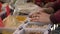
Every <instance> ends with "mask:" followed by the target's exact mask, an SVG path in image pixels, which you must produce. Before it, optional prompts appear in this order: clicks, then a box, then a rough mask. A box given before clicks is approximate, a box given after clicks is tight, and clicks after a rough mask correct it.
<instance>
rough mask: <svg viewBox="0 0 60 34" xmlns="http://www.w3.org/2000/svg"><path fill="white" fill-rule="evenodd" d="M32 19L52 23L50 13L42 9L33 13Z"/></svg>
mask: <svg viewBox="0 0 60 34" xmlns="http://www.w3.org/2000/svg"><path fill="white" fill-rule="evenodd" d="M30 16H31V17H30V20H31V21H32V22H41V23H50V22H51V21H50V19H49V17H50V15H49V14H47V13H45V12H43V11H41V12H35V13H33V14H31V15H30Z"/></svg>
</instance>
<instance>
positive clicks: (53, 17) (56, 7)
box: [50, 2, 60, 24]
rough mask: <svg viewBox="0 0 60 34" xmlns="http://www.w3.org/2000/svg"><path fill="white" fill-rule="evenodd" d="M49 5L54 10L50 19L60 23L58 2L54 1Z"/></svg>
mask: <svg viewBox="0 0 60 34" xmlns="http://www.w3.org/2000/svg"><path fill="white" fill-rule="evenodd" d="M51 7H52V8H53V9H54V10H55V12H54V14H53V15H51V17H50V19H51V21H52V22H53V23H54V24H56V23H60V2H55V3H54V4H53V6H51Z"/></svg>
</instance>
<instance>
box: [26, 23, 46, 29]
mask: <svg viewBox="0 0 60 34" xmlns="http://www.w3.org/2000/svg"><path fill="white" fill-rule="evenodd" d="M46 27H47V25H43V26H40V25H35V24H29V25H28V26H26V28H46Z"/></svg>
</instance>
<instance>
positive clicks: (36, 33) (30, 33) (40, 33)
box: [25, 32, 43, 34]
mask: <svg viewBox="0 0 60 34" xmlns="http://www.w3.org/2000/svg"><path fill="white" fill-rule="evenodd" d="M25 34H43V33H42V32H27V33H25Z"/></svg>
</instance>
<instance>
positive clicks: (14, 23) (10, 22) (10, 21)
mask: <svg viewBox="0 0 60 34" xmlns="http://www.w3.org/2000/svg"><path fill="white" fill-rule="evenodd" d="M17 19H18V20H17ZM24 20H25V18H23V17H22V16H21V17H19V16H18V17H17V18H16V17H15V16H11V15H9V16H8V17H7V18H6V19H5V20H4V21H3V23H4V24H5V27H7V28H17V27H18V26H19V25H21V24H23V22H24Z"/></svg>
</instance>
